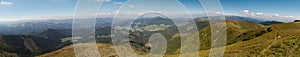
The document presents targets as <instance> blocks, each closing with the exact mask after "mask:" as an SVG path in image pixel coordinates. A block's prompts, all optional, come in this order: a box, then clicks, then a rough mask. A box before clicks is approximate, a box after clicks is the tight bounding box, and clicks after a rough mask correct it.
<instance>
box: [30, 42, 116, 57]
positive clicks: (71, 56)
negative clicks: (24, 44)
mask: <svg viewBox="0 0 300 57" xmlns="http://www.w3.org/2000/svg"><path fill="white" fill-rule="evenodd" d="M97 46H98V51H99V52H100V53H101V56H102V57H116V56H117V53H116V52H115V50H114V47H113V46H112V45H111V44H101V43H97ZM36 57H75V53H74V49H73V46H72V45H70V46H66V47H64V48H62V49H60V50H56V51H53V52H50V53H46V54H43V55H40V56H36Z"/></svg>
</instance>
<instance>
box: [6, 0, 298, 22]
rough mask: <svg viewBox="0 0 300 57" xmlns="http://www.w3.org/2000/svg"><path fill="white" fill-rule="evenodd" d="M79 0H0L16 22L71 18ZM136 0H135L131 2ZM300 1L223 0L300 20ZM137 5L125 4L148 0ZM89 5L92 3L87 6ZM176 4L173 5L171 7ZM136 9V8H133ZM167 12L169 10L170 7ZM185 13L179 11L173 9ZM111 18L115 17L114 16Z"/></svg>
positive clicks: (116, 1)
mask: <svg viewBox="0 0 300 57" xmlns="http://www.w3.org/2000/svg"><path fill="white" fill-rule="evenodd" d="M92 1H94V2H103V5H102V7H101V8H100V10H99V11H98V13H99V14H104V15H113V14H114V13H116V12H117V11H118V9H119V8H120V7H121V6H122V5H125V2H126V1H127V0H92ZM159 1H161V2H160V3H153V5H148V6H155V7H157V8H155V7H154V8H149V9H153V10H159V9H161V8H164V7H165V6H162V5H168V4H172V2H170V1H174V0H159ZM77 2H78V0H0V20H2V21H14V20H21V19H22V20H23V19H25V20H26V19H61V18H71V17H72V16H73V15H74V12H75V8H76V5H77ZM131 2H132V1H131ZM179 2H180V3H182V4H183V5H184V6H185V8H187V10H188V11H190V12H191V13H192V14H202V13H204V11H203V8H202V7H201V4H200V3H199V2H198V0H179ZM299 2H300V0H220V3H221V6H222V8H223V11H224V13H225V14H230V15H238V16H250V17H261V18H265V17H274V18H279V19H280V18H281V19H282V18H285V19H298V18H299V16H300V14H299V13H300V12H299V11H298V10H300V7H299V6H298V5H300V3H299ZM132 3H135V5H127V6H124V7H129V8H138V7H141V6H147V5H144V4H145V3H147V2H144V3H143V2H134V1H133V2H132ZM148 3H150V2H148ZM87 7H88V6H87ZM170 7H172V6H170ZM131 11H135V10H131ZM166 11H167V10H166ZM169 11H174V12H179V13H180V12H181V11H179V10H177V11H176V9H174V10H169ZM110 17H111V16H110Z"/></svg>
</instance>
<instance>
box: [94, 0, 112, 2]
mask: <svg viewBox="0 0 300 57" xmlns="http://www.w3.org/2000/svg"><path fill="white" fill-rule="evenodd" d="M95 1H96V2H110V1H111V0H95Z"/></svg>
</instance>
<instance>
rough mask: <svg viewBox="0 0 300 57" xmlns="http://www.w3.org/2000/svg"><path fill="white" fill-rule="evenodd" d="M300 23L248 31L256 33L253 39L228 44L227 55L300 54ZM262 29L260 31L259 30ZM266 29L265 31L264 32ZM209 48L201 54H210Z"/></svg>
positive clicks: (229, 56) (271, 56) (273, 55)
mask: <svg viewBox="0 0 300 57" xmlns="http://www.w3.org/2000/svg"><path fill="white" fill-rule="evenodd" d="M299 29H300V23H296V22H291V23H283V24H275V25H271V26H268V27H265V28H264V29H257V30H253V31H250V32H248V33H249V34H252V33H256V34H257V35H256V36H255V37H253V39H250V40H247V41H240V42H237V43H234V44H232V45H228V46H226V51H225V56H226V57H227V56H228V57H233V56H237V57H241V56H251V57H257V56H258V57H263V56H267V57H277V56H279V57H280V56H285V57H295V56H299V55H300V50H299V48H300V47H299V45H300V41H299V40H300V30H299ZM259 31H260V32H259ZM263 31H265V32H263ZM208 53H209V50H205V51H201V53H200V55H206V56H207V55H208Z"/></svg>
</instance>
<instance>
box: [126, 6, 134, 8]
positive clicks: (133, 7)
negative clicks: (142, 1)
mask: <svg viewBox="0 0 300 57" xmlns="http://www.w3.org/2000/svg"><path fill="white" fill-rule="evenodd" d="M127 7H128V8H134V7H135V5H128V6H127Z"/></svg>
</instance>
